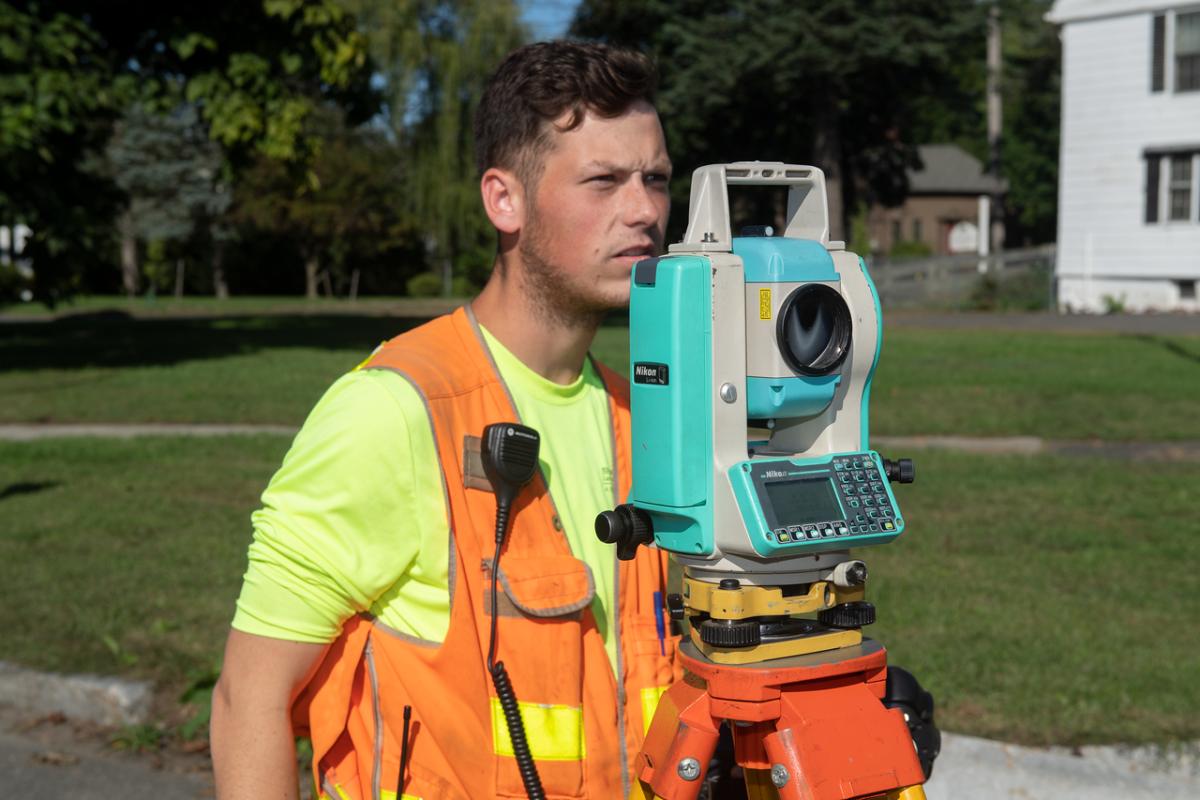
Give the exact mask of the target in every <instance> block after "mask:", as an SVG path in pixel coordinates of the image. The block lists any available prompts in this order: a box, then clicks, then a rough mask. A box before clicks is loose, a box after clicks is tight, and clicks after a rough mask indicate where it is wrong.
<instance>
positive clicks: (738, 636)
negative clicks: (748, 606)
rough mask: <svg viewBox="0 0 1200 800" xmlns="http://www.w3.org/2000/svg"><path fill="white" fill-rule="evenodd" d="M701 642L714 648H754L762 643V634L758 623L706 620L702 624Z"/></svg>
mask: <svg viewBox="0 0 1200 800" xmlns="http://www.w3.org/2000/svg"><path fill="white" fill-rule="evenodd" d="M700 641H702V642H704V643H705V644H711V645H713V646H714V647H753V646H755V645H756V644H759V643H760V642H761V641H762V634H761V633H760V631H759V627H758V623H757V622H747V621H746V620H741V619H706V620H704V622H702V623H701V624H700Z"/></svg>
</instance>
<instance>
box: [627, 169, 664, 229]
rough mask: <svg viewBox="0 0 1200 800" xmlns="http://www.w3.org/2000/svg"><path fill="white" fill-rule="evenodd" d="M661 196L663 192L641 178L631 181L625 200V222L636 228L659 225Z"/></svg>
mask: <svg viewBox="0 0 1200 800" xmlns="http://www.w3.org/2000/svg"><path fill="white" fill-rule="evenodd" d="M661 194H662V192H659V191H656V190H655V189H654V188H653V187H651V186H648V185H647V184H646V182H645V180H643V179H642V178H641V176H636V177H635V178H634V180H631V181H629V186H628V187H627V193H626V198H625V222H626V223H627V224H628V225H630V226H634V227H649V226H653V225H657V224H658V222H659V216H660V215H661V214H662V208H661V202H660V196H661Z"/></svg>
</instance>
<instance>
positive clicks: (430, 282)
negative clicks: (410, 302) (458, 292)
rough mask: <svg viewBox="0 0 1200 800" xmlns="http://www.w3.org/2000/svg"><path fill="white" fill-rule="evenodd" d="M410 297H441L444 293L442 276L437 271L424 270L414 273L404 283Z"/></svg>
mask: <svg viewBox="0 0 1200 800" xmlns="http://www.w3.org/2000/svg"><path fill="white" fill-rule="evenodd" d="M404 289H405V291H406V292H408V296H409V297H440V296H441V294H442V276H441V275H438V274H437V273H436V272H422V273H419V274H417V275H413V276H412V277H411V278H409V279H408V282H407V283H406V284H405V285H404Z"/></svg>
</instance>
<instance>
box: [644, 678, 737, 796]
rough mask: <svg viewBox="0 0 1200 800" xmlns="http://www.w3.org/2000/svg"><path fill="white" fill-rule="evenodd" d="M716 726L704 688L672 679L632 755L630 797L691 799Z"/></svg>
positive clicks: (709, 756) (713, 742)
mask: <svg viewBox="0 0 1200 800" xmlns="http://www.w3.org/2000/svg"><path fill="white" fill-rule="evenodd" d="M719 725H720V723H719V721H718V720H716V719H714V718H713V716H712V711H711V710H710V708H709V698H708V695H707V694H706V693H705V691H704V689H703V688H698V687H695V686H692V685H690V684H688V683H686V682H685V681H678V682H676V683H675V685H673V686H672V687H671V688H670V689H668V690H667V692H666V694H664V695H663V696H662V699H661V700H659V702H658V709H657V710H656V711H655V712H654V720H653V722H651V723H650V730H649V732H648V733H647V734H646V741H645V744H644V745H643V746H642V752H640V753H638V755H637V757H636V758H635V759H634V763H633V777H634V783H635V786H634V787H633V793H632V796H633V797H635V798H651V797H655V798H663V800H695V798H696V797H697V796H698V795H699V793H700V788H701V787H702V786H703V785H704V774H705V772H706V771H707V770H708V763H709V761H711V760H712V757H713V753H715V752H716V750H717V741H718V740H719V739H720V732H719ZM638 792H641V794H640V795H639V794H638Z"/></svg>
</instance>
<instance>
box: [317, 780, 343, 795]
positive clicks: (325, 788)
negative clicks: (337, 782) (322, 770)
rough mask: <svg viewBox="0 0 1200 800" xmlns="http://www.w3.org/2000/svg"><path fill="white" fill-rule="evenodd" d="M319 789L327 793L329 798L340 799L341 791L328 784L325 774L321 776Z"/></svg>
mask: <svg viewBox="0 0 1200 800" xmlns="http://www.w3.org/2000/svg"><path fill="white" fill-rule="evenodd" d="M321 791H323V792H324V793H325V794H327V795H329V797H330V799H331V800H342V795H341V793H340V792H338V790H337V789H335V788H333V787H332V786H330V785H329V778H328V776H325V775H322V776H321Z"/></svg>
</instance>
